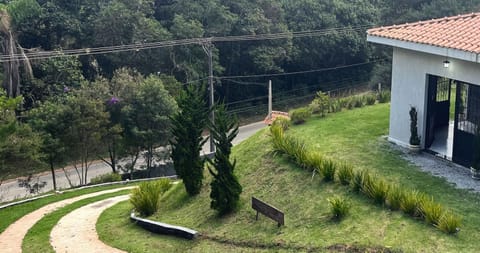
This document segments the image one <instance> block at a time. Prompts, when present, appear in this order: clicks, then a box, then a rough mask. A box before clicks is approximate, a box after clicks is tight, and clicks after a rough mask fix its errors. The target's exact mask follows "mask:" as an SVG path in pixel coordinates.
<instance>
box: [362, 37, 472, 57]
mask: <svg viewBox="0 0 480 253" xmlns="http://www.w3.org/2000/svg"><path fill="white" fill-rule="evenodd" d="M367 41H368V42H372V43H377V44H382V45H387V46H392V47H398V48H403V49H408V50H413V51H417V52H423V53H428V54H433V55H439V56H444V57H448V58H455V59H460V60H464V61H469V62H476V63H480V56H479V54H477V53H474V52H467V51H463V50H458V49H454V48H446V47H438V46H433V45H427V44H421V43H415V42H409V41H403V40H396V39H390V38H385V37H381V36H375V35H371V34H367Z"/></svg>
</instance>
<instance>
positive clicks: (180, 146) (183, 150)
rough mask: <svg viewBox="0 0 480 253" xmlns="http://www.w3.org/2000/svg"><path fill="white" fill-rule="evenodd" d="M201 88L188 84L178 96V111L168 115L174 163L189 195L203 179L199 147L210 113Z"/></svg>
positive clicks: (193, 192)
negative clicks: (170, 125) (169, 117)
mask: <svg viewBox="0 0 480 253" xmlns="http://www.w3.org/2000/svg"><path fill="white" fill-rule="evenodd" d="M204 92H205V90H204V88H198V87H196V86H194V85H189V86H188V87H187V89H186V90H184V91H183V92H181V93H180V95H179V97H178V98H177V103H178V106H179V111H178V112H177V113H176V114H175V115H174V116H172V117H171V120H172V135H173V139H172V140H171V141H170V144H171V146H172V160H173V164H174V167H175V170H176V172H177V174H178V175H179V176H180V177H181V178H182V179H183V183H184V184H185V189H186V191H187V193H188V194H189V195H191V196H193V195H196V194H198V193H199V192H200V189H201V188H202V181H203V167H204V160H203V159H202V158H200V151H201V150H202V147H203V144H205V141H206V139H204V138H203V137H202V132H203V130H204V128H205V127H206V125H207V122H208V113H209V110H208V108H207V105H206V101H205V99H204V97H203V94H204Z"/></svg>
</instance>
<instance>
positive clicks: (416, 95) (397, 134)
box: [389, 47, 480, 147]
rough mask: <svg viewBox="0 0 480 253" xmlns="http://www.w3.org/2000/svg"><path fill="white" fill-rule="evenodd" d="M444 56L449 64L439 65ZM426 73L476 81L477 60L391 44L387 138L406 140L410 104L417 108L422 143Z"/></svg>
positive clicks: (478, 73) (479, 81) (479, 75)
mask: <svg viewBox="0 0 480 253" xmlns="http://www.w3.org/2000/svg"><path fill="white" fill-rule="evenodd" d="M446 59H448V61H450V67H449V68H444V67H443V61H445V60H446ZM428 74H432V75H437V76H442V77H447V78H451V79H455V80H459V81H463V82H467V83H470V84H476V85H480V64H479V63H476V62H470V61H464V60H459V59H453V58H446V57H444V56H438V55H433V54H427V53H421V52H418V51H412V50H408V49H402V48H397V47H394V49H393V67H392V101H391V112H390V132H389V139H390V140H391V141H393V142H395V143H397V144H399V145H402V146H407V145H408V143H409V139H410V116H409V110H410V106H415V107H416V108H417V111H418V132H419V135H420V136H421V140H422V147H424V145H425V138H423V137H424V136H425V133H426V123H425V122H426V117H427V115H426V110H427V103H426V100H427V75H428Z"/></svg>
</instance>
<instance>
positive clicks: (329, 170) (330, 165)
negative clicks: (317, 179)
mask: <svg viewBox="0 0 480 253" xmlns="http://www.w3.org/2000/svg"><path fill="white" fill-rule="evenodd" d="M336 169H337V164H336V163H335V162H334V161H333V160H331V159H325V160H323V162H322V166H321V167H320V171H319V172H320V174H321V175H322V176H323V180H324V181H325V182H331V181H333V180H334V179H335V170H336Z"/></svg>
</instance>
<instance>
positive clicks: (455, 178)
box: [391, 144, 480, 192]
mask: <svg viewBox="0 0 480 253" xmlns="http://www.w3.org/2000/svg"><path fill="white" fill-rule="evenodd" d="M391 145H392V147H393V148H394V149H397V150H400V151H402V153H403V158H404V159H406V160H407V161H410V162H412V163H413V164H415V165H416V166H418V167H419V168H420V170H422V171H425V172H429V173H431V174H432V175H434V176H436V177H441V178H444V179H445V180H447V181H448V182H449V183H451V184H452V185H454V186H455V187H456V188H458V189H466V190H470V191H474V192H480V181H478V180H474V179H472V178H471V176H470V169H468V168H465V167H463V166H460V165H457V164H455V163H453V162H451V161H448V160H445V159H443V158H440V157H437V156H435V155H433V154H429V153H426V152H422V153H420V154H410V153H409V152H408V150H406V149H404V148H401V147H399V146H397V145H394V144H391Z"/></svg>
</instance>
